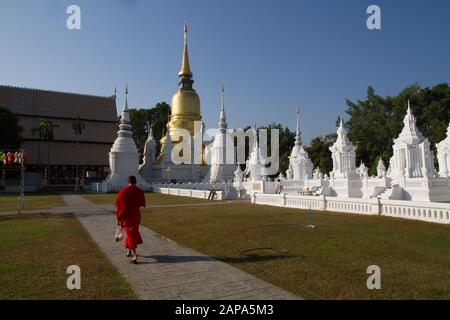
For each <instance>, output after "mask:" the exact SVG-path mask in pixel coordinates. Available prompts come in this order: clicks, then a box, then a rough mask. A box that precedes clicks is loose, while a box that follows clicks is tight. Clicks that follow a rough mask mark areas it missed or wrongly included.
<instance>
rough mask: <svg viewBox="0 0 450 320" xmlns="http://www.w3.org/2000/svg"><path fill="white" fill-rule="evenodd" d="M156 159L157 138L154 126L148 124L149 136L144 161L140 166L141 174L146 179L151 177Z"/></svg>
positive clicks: (145, 146)
mask: <svg viewBox="0 0 450 320" xmlns="http://www.w3.org/2000/svg"><path fill="white" fill-rule="evenodd" d="M155 160H156V140H155V138H154V137H153V128H152V127H151V126H150V124H148V137H147V141H146V142H145V145H144V155H143V163H142V164H141V165H140V167H139V174H140V175H141V176H142V177H143V178H144V179H146V180H150V179H151V175H152V169H153V164H154V163H155Z"/></svg>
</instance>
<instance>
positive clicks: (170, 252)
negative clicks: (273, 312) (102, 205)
mask: <svg viewBox="0 0 450 320" xmlns="http://www.w3.org/2000/svg"><path fill="white" fill-rule="evenodd" d="M63 198H64V200H65V201H66V202H67V203H68V204H70V205H71V206H72V207H71V208H72V212H74V214H75V215H76V216H77V217H78V219H79V220H80V222H81V224H82V225H83V226H84V228H85V229H86V230H87V232H88V233H89V234H90V236H91V237H92V238H93V239H94V241H95V242H96V243H97V244H98V245H99V247H100V249H101V250H102V251H103V252H104V253H105V254H106V256H107V257H108V258H109V259H110V261H111V262H112V263H113V265H114V266H115V267H116V268H117V269H118V270H119V272H120V273H121V274H122V275H123V276H124V278H125V279H126V280H127V281H128V283H129V284H130V285H131V287H132V288H133V289H134V291H135V292H136V294H137V295H138V297H139V298H141V299H151V300H156V299H157V300H166V299H176V300H194V299H200V300H205V299H239V300H240V299H258V300H261V299H264V300H266V299H277V300H281V299H283V300H284V299H299V297H297V296H295V295H293V294H291V293H289V292H287V291H285V290H282V289H280V288H277V287H275V286H273V285H271V284H270V283H267V282H265V281H263V280H260V279H258V278H256V277H254V276H252V275H249V274H248V273H245V272H243V271H241V270H239V269H236V268H234V267H232V266H230V265H228V264H226V263H224V262H220V261H217V260H215V259H213V258H210V257H208V256H205V255H203V254H201V253H198V252H196V251H194V250H192V249H190V248H186V247H183V246H181V245H179V244H176V243H174V242H172V241H170V240H169V239H167V238H165V237H163V236H161V235H159V234H158V233H156V232H154V231H152V230H150V229H147V228H145V227H141V228H140V230H141V235H142V238H143V240H144V244H143V245H141V246H139V248H138V254H139V264H137V265H134V264H131V263H130V262H129V258H127V257H125V250H124V248H123V245H122V244H121V243H116V242H115V241H114V233H115V229H116V221H115V217H114V215H113V214H112V213H111V212H110V211H108V210H104V209H103V210H98V209H95V208H96V207H95V206H92V203H90V202H89V201H87V200H85V199H84V198H82V197H80V196H78V195H63ZM86 201H87V202H86ZM82 207H84V208H82ZM89 207H91V208H93V209H95V210H89ZM77 208H80V209H82V210H76V209H77ZM74 209H75V210H74Z"/></svg>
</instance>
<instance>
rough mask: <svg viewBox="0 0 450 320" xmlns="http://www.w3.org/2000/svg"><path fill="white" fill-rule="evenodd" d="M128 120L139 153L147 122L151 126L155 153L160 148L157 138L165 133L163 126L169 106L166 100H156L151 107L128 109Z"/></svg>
mask: <svg viewBox="0 0 450 320" xmlns="http://www.w3.org/2000/svg"><path fill="white" fill-rule="evenodd" d="M129 114H130V121H131V125H132V126H133V138H134V141H135V142H136V145H137V148H138V150H139V153H140V154H141V155H142V154H143V152H144V146H145V141H147V137H148V124H150V125H151V126H152V128H153V136H154V137H155V140H156V145H157V153H158V152H159V150H160V149H161V144H160V143H159V140H160V139H161V138H162V137H163V135H164V133H165V128H166V125H167V121H168V119H169V114H170V106H169V105H168V104H167V103H166V102H158V103H157V104H156V105H155V106H154V107H153V108H151V109H139V108H135V109H130V113H129Z"/></svg>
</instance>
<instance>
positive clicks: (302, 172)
mask: <svg viewBox="0 0 450 320" xmlns="http://www.w3.org/2000/svg"><path fill="white" fill-rule="evenodd" d="M288 170H289V172H287V173H286V175H287V176H289V178H290V180H306V179H311V177H312V171H313V164H312V162H311V160H310V159H309V157H308V154H307V153H306V151H305V150H304V149H303V146H302V142H301V137H300V127H299V110H298V109H297V130H296V132H295V144H294V147H293V148H292V151H291V155H290V157H289V169H288ZM289 178H288V179H289Z"/></svg>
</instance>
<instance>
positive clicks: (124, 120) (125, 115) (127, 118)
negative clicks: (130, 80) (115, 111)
mask: <svg viewBox="0 0 450 320" xmlns="http://www.w3.org/2000/svg"><path fill="white" fill-rule="evenodd" d="M129 111H130V110H129V109H128V85H126V87H125V106H124V108H123V112H122V119H121V124H127V125H129V124H130V114H129ZM130 130H131V126H130Z"/></svg>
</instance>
